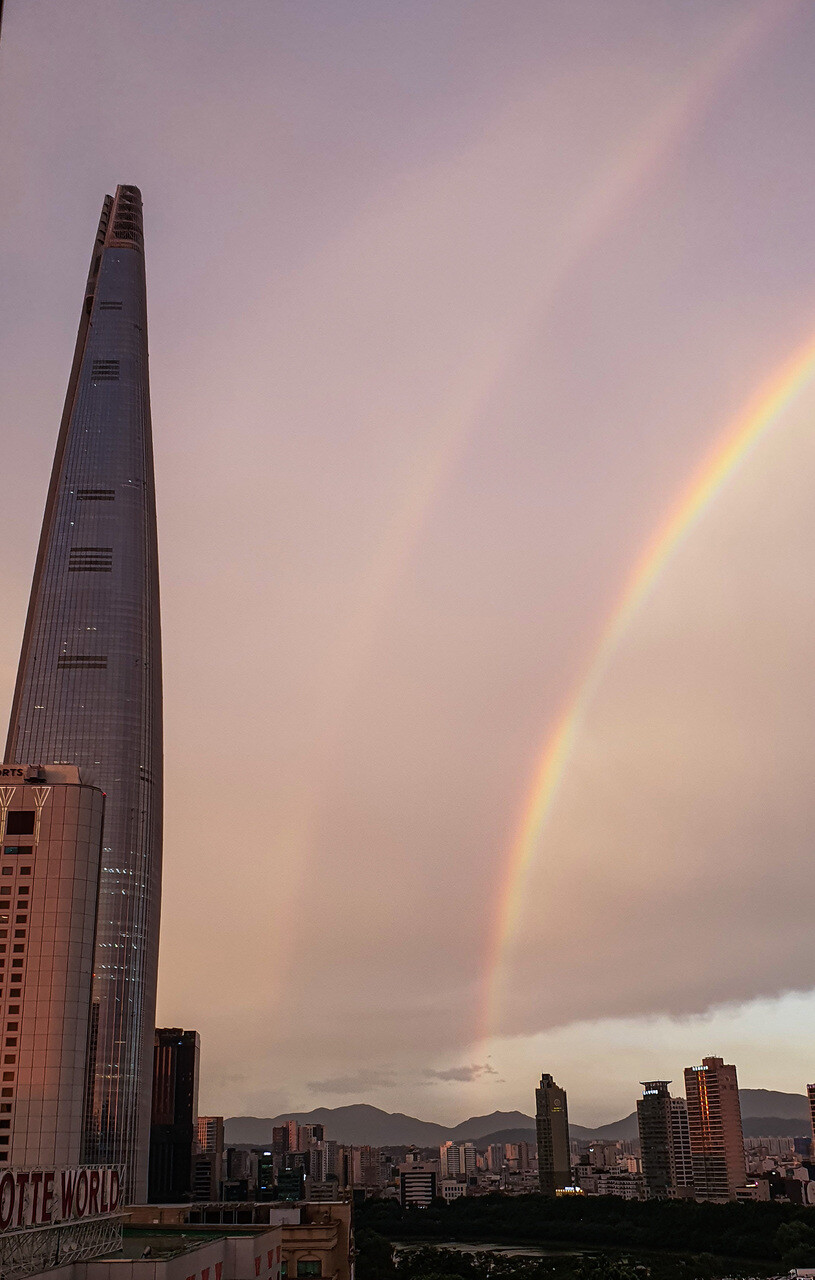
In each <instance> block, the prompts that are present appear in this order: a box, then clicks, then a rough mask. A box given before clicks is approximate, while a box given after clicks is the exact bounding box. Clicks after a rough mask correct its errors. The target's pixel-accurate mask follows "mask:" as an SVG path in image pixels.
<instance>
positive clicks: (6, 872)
mask: <svg viewBox="0 0 815 1280" xmlns="http://www.w3.org/2000/svg"><path fill="white" fill-rule="evenodd" d="M0 869H1V870H2V872H3V875H4V876H13V875H14V867H2V868H0ZM9 892H10V890H9ZM4 905H5V906H8V903H5V904H4Z"/></svg>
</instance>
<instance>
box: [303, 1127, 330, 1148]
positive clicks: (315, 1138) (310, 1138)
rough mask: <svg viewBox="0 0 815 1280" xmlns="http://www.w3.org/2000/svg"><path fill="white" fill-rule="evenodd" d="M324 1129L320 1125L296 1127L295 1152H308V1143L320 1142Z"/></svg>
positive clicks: (323, 1135)
mask: <svg viewBox="0 0 815 1280" xmlns="http://www.w3.org/2000/svg"><path fill="white" fill-rule="evenodd" d="M324 1137H325V1128H324V1127H323V1125H321V1124H300V1125H298V1126H297V1147H296V1150H297V1151H308V1148H309V1143H311V1142H322V1140H323V1138H324Z"/></svg>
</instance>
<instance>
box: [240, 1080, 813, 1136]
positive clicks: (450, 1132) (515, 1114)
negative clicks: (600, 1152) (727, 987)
mask: <svg viewBox="0 0 815 1280" xmlns="http://www.w3.org/2000/svg"><path fill="white" fill-rule="evenodd" d="M739 1096H740V1099H741V1113H742V1119H743V1121H744V1133H745V1137H749V1138H753V1137H778V1138H797V1137H802V1136H803V1135H805V1134H808V1133H809V1103H808V1101H807V1098H806V1094H802V1093H779V1092H777V1091H776V1090H773V1089H741V1090H740V1092H739ZM286 1120H296V1121H297V1122H298V1124H322V1125H325V1131H326V1134H327V1136H328V1137H330V1138H333V1139H334V1140H335V1141H336V1142H342V1143H348V1144H352V1145H354V1146H372V1147H387V1146H416V1147H435V1146H438V1145H439V1144H440V1143H442V1142H450V1141H453V1142H475V1143H477V1144H478V1145H479V1146H480V1147H487V1146H489V1145H490V1143H492V1142H534V1141H535V1119H534V1116H528V1115H525V1114H524V1112H523V1111H493V1112H492V1114H491V1115H488V1116H471V1117H470V1119H469V1120H463V1121H462V1122H461V1124H457V1125H454V1126H453V1127H452V1128H448V1127H446V1126H445V1125H442V1124H434V1123H433V1122H432V1121H430V1120H418V1119H417V1118H416V1117H415V1116H406V1115H404V1114H403V1113H402V1112H400V1111H396V1112H390V1111H382V1110H381V1109H380V1108H379V1107H371V1106H369V1105H368V1104H367V1103H357V1104H354V1105H352V1106H347V1107H317V1108H315V1110H314V1111H287V1112H286V1113H285V1114H284V1115H279V1116H272V1117H258V1116H231V1117H230V1118H229V1119H228V1120H227V1121H226V1123H225V1126H224V1127H225V1136H226V1141H227V1143H228V1144H230V1145H233V1146H234V1145H247V1146H265V1145H267V1144H268V1143H270V1142H271V1140H272V1128H273V1127H274V1126H275V1125H281V1124H283V1123H284V1121H286ZM570 1130H571V1135H572V1137H573V1138H575V1139H577V1140H579V1141H585V1140H587V1139H589V1138H604V1139H605V1140H606V1141H608V1142H615V1141H621V1140H628V1141H636V1139H637V1136H638V1132H637V1113H636V1111H632V1112H631V1114H630V1115H627V1116H625V1117H624V1118H623V1119H622V1120H614V1121H612V1123H611V1124H601V1125H597V1127H596V1128H590V1127H587V1126H585V1125H579V1124H573V1125H570Z"/></svg>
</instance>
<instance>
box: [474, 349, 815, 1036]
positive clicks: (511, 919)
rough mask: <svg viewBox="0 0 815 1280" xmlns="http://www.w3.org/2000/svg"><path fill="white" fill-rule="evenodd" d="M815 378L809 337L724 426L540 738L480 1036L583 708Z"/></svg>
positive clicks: (506, 876)
mask: <svg viewBox="0 0 815 1280" xmlns="http://www.w3.org/2000/svg"><path fill="white" fill-rule="evenodd" d="M813 376H815V337H812V338H810V339H809V341H808V342H807V343H806V344H805V345H804V346H803V347H801V348H800V349H799V350H798V351H797V352H796V353H795V355H794V356H793V357H792V359H790V360H788V361H786V362H785V363H784V364H783V366H782V367H781V368H780V369H779V370H777V371H776V373H775V374H774V376H773V377H772V378H771V379H770V380H769V381H768V382H767V383H766V384H765V385H764V386H763V387H762V388H761V390H760V391H759V392H758V394H756V395H754V396H753V397H752V399H751V400H750V401H749V402H748V404H747V405H746V406H745V408H744V410H743V411H742V412H741V413H740V414H739V415H738V417H737V418H736V419H735V421H734V422H732V423H731V424H730V426H729V427H728V428H727V429H726V430H725V431H724V433H723V434H722V436H721V437H720V439H719V441H718V442H717V444H716V445H715V446H714V448H713V449H712V450H711V452H710V453H709V454H708V456H707V458H706V459H705V460H704V462H703V463H702V465H701V466H700V467H699V468H698V470H697V471H696V473H695V475H694V476H693V477H692V479H691V481H690V483H689V484H688V485H686V486H685V488H684V489H683V491H682V493H681V495H680V497H679V500H678V501H677V502H676V504H675V505H674V507H673V509H672V510H671V512H670V513H669V515H668V516H667V518H666V519H665V521H664V522H663V523H662V524H661V525H660V526H659V528H658V529H657V530H656V532H655V533H654V534H653V536H652V537H651V539H650V541H649V542H648V544H647V545H646V547H645V548H644V550H643V552H642V553H641V555H640V556H639V558H638V560H637V562H636V564H635V565H634V568H633V569H632V570H631V572H630V574H629V575H628V577H627V579H626V582H625V585H624V587H623V591H622V594H621V596H620V599H619V601H618V603H617V605H616V606H615V608H614V609H613V611H612V613H611V615H610V617H609V618H608V620H607V622H606V624H605V626H604V627H603V630H602V632H601V633H600V638H599V641H598V643H597V645H596V647H595V649H594V652H593V656H592V658H591V660H590V662H589V664H588V667H587V668H586V670H585V672H584V674H583V676H582V678H581V679H580V680H579V682H578V684H577V686H576V688H575V690H574V691H573V693H572V696H571V697H570V698H569V700H568V701H567V703H566V705H565V707H564V709H563V710H562V712H561V714H560V716H559V718H558V720H557V721H556V723H555V725H554V727H553V728H552V730H551V731H550V733H549V735H548V736H547V738H546V741H545V744H544V747H543V750H542V752H541V755H540V758H539V760H538V763H537V767H536V769H535V772H534V775H533V779H532V785H531V787H530V788H529V792H528V796H527V800H526V804H525V806H524V809H523V813H522V817H521V821H520V824H519V827H518V830H517V834H516V836H515V839H514V840H513V842H512V845H511V847H510V850H509V853H508V855H507V858H506V864H505V869H504V873H503V876H502V883H503V888H502V890H501V892H500V894H499V896H498V904H497V910H496V912H495V915H494V918H493V921H492V925H491V929H490V935H489V942H488V947H487V964H486V967H485V984H484V988H485V989H484V996H483V1001H482V1026H481V1029H480V1036H479V1038H480V1039H486V1038H487V1037H488V1036H489V1035H490V1034H495V1033H496V1031H497V1015H498V1011H499V1004H500V1000H501V994H502V990H503V981H504V976H505V969H506V952H507V948H508V944H509V942H510V939H511V938H512V935H513V933H514V930H515V927H516V925H517V922H518V919H519V916H520V911H521V903H522V899H523V895H524V889H525V886H526V878H527V873H528V871H529V870H530V868H531V866H532V864H533V862H534V860H535V857H536V856H537V854H538V852H539V850H540V846H541V841H542V838H543V835H544V832H545V830H546V826H547V823H548V821H549V818H550V816H551V813H552V809H553V807H554V805H555V802H556V800H557V797H558V793H559V790H560V785H561V782H562V780H563V776H564V774H565V771H566V769H567V766H568V764H569V761H570V759H571V757H572V753H573V751H574V748H575V744H576V742H577V739H578V737H579V735H580V730H581V728H582V726H583V723H584V720H585V717H586V713H587V711H588V709H589V707H590V705H591V703H592V701H593V699H594V696H595V694H596V692H597V690H598V688H599V686H600V684H601V682H602V680H603V678H604V677H605V675H606V673H607V671H608V669H609V666H610V665H611V663H612V661H613V659H614V656H615V654H616V652H617V649H618V647H619V645H620V642H621V641H622V639H623V638H624V636H625V634H626V632H627V631H628V628H629V627H630V625H631V623H632V621H633V619H634V618H635V616H636V614H637V613H638V611H639V610H640V609H641V607H642V605H643V604H644V602H645V601H646V599H647V598H648V595H649V593H650V592H651V590H652V588H653V587H654V585H655V584H656V582H657V581H658V579H659V577H660V576H661V574H662V573H663V572H664V570H665V568H666V566H667V565H668V563H669V562H670V561H671V560H672V558H673V557H674V556H675V555H676V553H677V551H678V550H679V548H680V547H681V546H682V544H683V543H684V541H685V540H686V539H687V537H688V535H689V534H690V533H691V531H692V530H693V529H694V528H695V526H696V525H697V524H698V522H699V520H700V519H701V517H702V516H703V515H704V513H705V511H706V510H707V508H708V507H709V506H710V504H711V503H712V502H713V501H714V499H715V498H716V496H717V494H718V493H720V491H721V490H722V488H723V486H724V485H725V484H727V482H728V480H730V479H731V477H732V476H733V475H734V474H735V473H736V471H737V470H738V468H739V467H740V466H741V465H742V464H743V463H744V461H745V460H746V459H747V458H748V457H749V455H750V454H751V453H752V452H753V450H754V449H755V448H756V446H757V445H758V444H759V443H760V442H761V440H762V439H763V437H764V436H765V435H766V433H767V432H768V431H769V430H770V428H771V427H772V426H774V425H775V424H776V423H777V422H779V421H780V420H781V418H782V417H783V415H784V413H785V411H786V410H787V409H788V408H789V406H790V405H791V404H792V403H793V402H794V401H795V399H796V398H797V397H798V396H799V395H800V393H801V392H802V391H803V390H804V389H805V387H807V386H808V385H809V383H810V382H811V381H812V379H813Z"/></svg>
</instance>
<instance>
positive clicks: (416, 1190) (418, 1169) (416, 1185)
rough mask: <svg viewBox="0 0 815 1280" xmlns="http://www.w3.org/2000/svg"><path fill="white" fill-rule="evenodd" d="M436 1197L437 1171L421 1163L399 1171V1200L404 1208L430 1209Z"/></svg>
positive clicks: (404, 1166) (403, 1167)
mask: <svg viewBox="0 0 815 1280" xmlns="http://www.w3.org/2000/svg"><path fill="white" fill-rule="evenodd" d="M435 1198H436V1173H435V1170H433V1169H426V1168H424V1167H423V1166H422V1165H421V1164H415V1165H410V1166H407V1165H403V1166H402V1168H401V1169H400V1171H399V1202H400V1204H401V1205H402V1208H403V1209H410V1208H413V1209H429V1208H430V1205H431V1204H432V1203H433V1201H434V1200H435Z"/></svg>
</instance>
